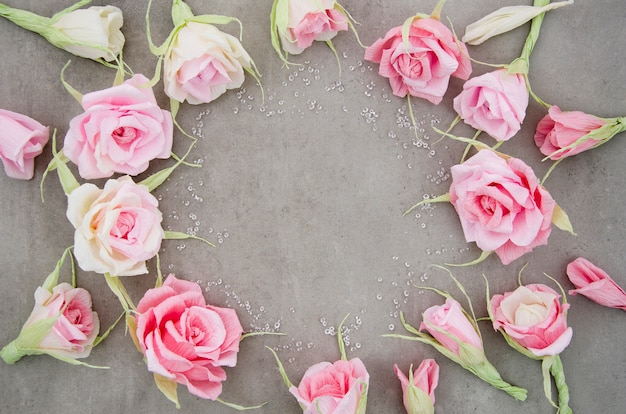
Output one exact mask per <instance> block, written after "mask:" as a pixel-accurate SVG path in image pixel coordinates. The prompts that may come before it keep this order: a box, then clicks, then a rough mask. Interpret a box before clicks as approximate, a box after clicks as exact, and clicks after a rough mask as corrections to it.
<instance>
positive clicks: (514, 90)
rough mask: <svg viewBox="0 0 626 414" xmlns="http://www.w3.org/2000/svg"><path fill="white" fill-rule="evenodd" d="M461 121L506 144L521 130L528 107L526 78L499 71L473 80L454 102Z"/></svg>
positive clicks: (466, 83) (517, 74) (465, 86)
mask: <svg viewBox="0 0 626 414" xmlns="http://www.w3.org/2000/svg"><path fill="white" fill-rule="evenodd" d="M453 107H454V110H455V111H456V112H457V113H458V114H459V116H460V117H461V119H463V121H464V122H465V123H466V124H468V125H470V126H472V127H474V128H476V129H478V130H481V131H484V132H486V133H487V134H489V135H490V136H491V137H493V138H494V139H495V140H496V141H500V142H501V141H507V140H509V139H510V138H511V137H513V136H514V135H515V134H517V132H518V131H519V130H520V129H521V125H522V122H523V121H524V118H525V117H526V108H527V107H528V89H527V88H526V78H525V76H524V75H523V74H521V73H510V72H509V71H508V70H506V69H498V70H495V71H493V72H487V73H485V74H483V75H480V76H477V77H474V78H472V79H470V80H468V81H467V82H465V84H464V85H463V91H462V92H461V93H460V94H459V95H458V96H457V97H455V98H454V100H453Z"/></svg>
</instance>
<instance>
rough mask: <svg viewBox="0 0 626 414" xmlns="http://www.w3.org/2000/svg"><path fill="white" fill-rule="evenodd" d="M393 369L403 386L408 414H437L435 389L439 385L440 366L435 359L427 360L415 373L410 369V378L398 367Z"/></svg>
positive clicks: (403, 398)
mask: <svg viewBox="0 0 626 414" xmlns="http://www.w3.org/2000/svg"><path fill="white" fill-rule="evenodd" d="M393 369H394V371H395V373H396V375H397V377H398V379H399V380H400V385H401V386H402V400H403V403H404V408H405V409H406V412H407V414H433V413H434V412H435V388H437V384H438V383H439V365H437V362H435V360H434V359H425V360H423V361H422V362H421V363H420V365H419V366H418V367H417V369H416V370H415V371H413V364H411V367H410V368H409V376H408V378H407V376H406V375H404V373H403V372H402V371H400V368H398V366H397V365H395V364H394V366H393Z"/></svg>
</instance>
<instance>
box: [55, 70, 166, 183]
mask: <svg viewBox="0 0 626 414" xmlns="http://www.w3.org/2000/svg"><path fill="white" fill-rule="evenodd" d="M148 82H149V80H148V79H147V78H146V77H145V76H143V75H135V76H133V77H132V78H131V79H128V80H127V81H125V82H124V83H123V84H121V85H118V86H113V87H111V88H107V89H103V90H100V91H96V92H91V93H88V94H85V95H84V96H83V98H82V102H81V103H82V106H83V109H84V110H85V112H83V113H82V114H80V115H78V116H76V117H74V118H73V119H72V120H71V121H70V128H69V130H68V131H67V135H66V136H65V143H64V147H63V152H64V153H65V155H66V156H67V158H69V159H70V161H72V162H73V163H74V164H76V165H77V166H78V173H79V174H80V176H81V177H83V178H85V179H94V178H104V177H110V176H112V175H113V174H115V173H122V174H129V175H133V176H134V175H138V174H140V173H142V172H144V171H145V170H146V169H147V168H148V163H149V162H150V161H151V160H153V159H155V158H162V159H166V158H169V156H170V153H171V151H172V140H173V133H174V130H173V122H172V115H171V114H170V112H169V111H166V110H163V109H161V108H159V106H158V105H157V102H156V99H155V97H154V93H153V92H152V89H151V88H149V87H147V86H146V85H147V83H148Z"/></svg>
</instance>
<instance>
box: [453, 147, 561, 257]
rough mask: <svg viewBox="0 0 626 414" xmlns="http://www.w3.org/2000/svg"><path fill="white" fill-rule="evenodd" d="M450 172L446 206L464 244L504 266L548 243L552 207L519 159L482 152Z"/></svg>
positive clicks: (548, 198) (553, 206) (530, 170)
mask: <svg viewBox="0 0 626 414" xmlns="http://www.w3.org/2000/svg"><path fill="white" fill-rule="evenodd" d="M450 172H451V174H452V184H451V186H450V202H451V203H452V205H453V206H454V208H455V209H456V211H457V213H458V215H459V219H460V220H461V226H462V227H463V233H464V234H465V239H466V240H467V241H468V242H476V245H477V246H478V247H479V248H480V249H482V250H483V251H495V252H496V254H497V255H498V257H500V260H501V261H502V263H503V264H505V265H506V264H509V263H511V262H512V261H513V260H515V259H517V258H518V257H520V256H522V255H524V254H525V253H527V252H530V251H531V250H532V249H533V248H535V247H536V246H541V245H544V244H546V243H547V242H548V236H549V235H550V232H551V229H552V227H551V224H552V214H553V212H554V208H555V205H556V203H555V202H554V200H553V199H552V196H550V194H549V193H548V192H547V191H546V190H545V189H544V188H543V187H542V186H541V185H539V181H538V180H537V177H536V176H535V174H534V172H533V171H532V169H531V168H530V167H529V166H528V165H526V164H525V163H524V162H523V161H522V160H520V159H517V158H513V157H511V158H508V159H504V158H501V157H500V156H498V155H497V154H496V153H495V152H493V151H490V150H481V151H479V152H478V153H477V154H476V155H474V156H472V157H471V158H469V159H468V160H467V161H465V162H464V163H462V164H459V165H455V166H453V167H452V168H451V169H450Z"/></svg>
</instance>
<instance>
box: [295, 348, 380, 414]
mask: <svg viewBox="0 0 626 414" xmlns="http://www.w3.org/2000/svg"><path fill="white" fill-rule="evenodd" d="M369 378H370V376H369V373H368V372H367V370H366V369H365V365H363V362H361V360H360V359H359V358H354V359H351V360H349V361H344V360H339V361H335V362H333V363H332V364H331V363H330V362H320V363H319V364H315V365H313V366H311V367H310V368H309V369H307V370H306V372H305V373H304V376H303V377H302V380H301V381H300V384H299V385H298V386H297V387H295V386H292V387H291V388H290V389H289V391H290V392H291V393H292V394H293V395H294V396H295V397H296V398H297V400H298V402H299V403H300V404H301V405H302V407H303V408H304V414H319V413H324V414H355V413H357V408H358V407H359V403H360V402H361V401H362V400H364V399H366V398H367V388H368V385H369Z"/></svg>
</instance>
